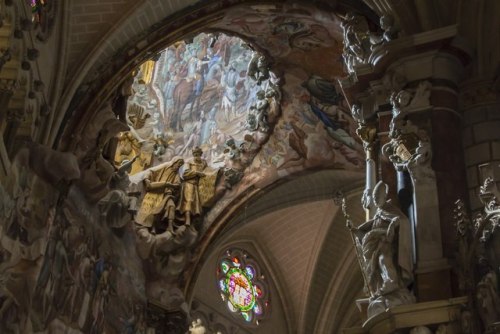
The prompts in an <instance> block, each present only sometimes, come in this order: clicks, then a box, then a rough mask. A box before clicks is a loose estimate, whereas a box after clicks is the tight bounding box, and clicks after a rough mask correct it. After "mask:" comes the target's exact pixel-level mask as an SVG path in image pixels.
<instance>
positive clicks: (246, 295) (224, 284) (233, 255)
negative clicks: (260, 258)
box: [217, 249, 269, 325]
mask: <svg viewBox="0 0 500 334" xmlns="http://www.w3.org/2000/svg"><path fill="white" fill-rule="evenodd" d="M217 279H218V285H219V291H220V293H221V297H222V300H223V301H224V302H225V303H226V305H227V307H228V309H229V311H231V313H233V314H235V315H237V316H238V317H241V318H242V319H243V320H244V321H245V322H246V323H247V324H254V325H258V324H259V320H261V319H262V318H263V317H264V316H265V315H266V311H267V310H268V308H269V292H268V288H267V285H266V282H265V277H264V275H263V274H262V272H261V270H260V268H259V266H258V264H257V262H256V261H255V260H253V259H252V258H251V257H250V256H249V255H248V254H247V253H246V252H244V251H243V250H241V249H230V250H227V251H226V252H225V253H224V254H223V255H222V256H221V258H220V259H219V262H218V268H217Z"/></svg>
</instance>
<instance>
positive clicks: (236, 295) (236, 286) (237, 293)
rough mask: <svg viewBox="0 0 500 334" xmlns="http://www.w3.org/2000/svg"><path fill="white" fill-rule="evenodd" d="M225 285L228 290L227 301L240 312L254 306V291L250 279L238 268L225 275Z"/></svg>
mask: <svg viewBox="0 0 500 334" xmlns="http://www.w3.org/2000/svg"><path fill="white" fill-rule="evenodd" d="M226 285H227V287H228V288H229V291H228V292H229V301H230V302H231V303H232V304H233V305H234V306H235V307H237V308H239V309H240V310H242V311H248V310H251V309H252V308H253V307H254V305H255V291H254V288H253V285H252V282H251V281H250V279H249V278H248V277H247V276H246V275H245V273H244V272H243V271H242V270H241V269H239V268H232V269H231V270H229V271H228V273H227V278H226Z"/></svg>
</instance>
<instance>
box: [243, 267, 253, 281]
mask: <svg viewBox="0 0 500 334" xmlns="http://www.w3.org/2000/svg"><path fill="white" fill-rule="evenodd" d="M245 273H246V274H247V276H248V278H250V279H253V277H254V276H255V270H254V269H253V268H252V267H251V266H247V267H246V268H245Z"/></svg>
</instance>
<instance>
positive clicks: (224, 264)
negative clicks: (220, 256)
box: [221, 261, 229, 274]
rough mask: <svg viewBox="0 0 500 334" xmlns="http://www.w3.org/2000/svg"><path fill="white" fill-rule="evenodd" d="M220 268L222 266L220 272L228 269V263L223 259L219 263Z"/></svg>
mask: <svg viewBox="0 0 500 334" xmlns="http://www.w3.org/2000/svg"><path fill="white" fill-rule="evenodd" d="M221 268H222V272H223V273H224V274H225V273H227V272H228V270H229V263H227V262H226V261H223V262H222V263H221Z"/></svg>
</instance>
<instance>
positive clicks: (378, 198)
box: [373, 181, 389, 208]
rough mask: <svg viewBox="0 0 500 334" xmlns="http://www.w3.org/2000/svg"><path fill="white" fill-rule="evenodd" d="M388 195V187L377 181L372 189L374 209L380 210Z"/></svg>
mask: <svg viewBox="0 0 500 334" xmlns="http://www.w3.org/2000/svg"><path fill="white" fill-rule="evenodd" d="M388 193H389V186H388V185H387V184H385V183H384V182H382V181H379V182H378V183H377V185H376V186H375V188H374V189H373V204H374V205H375V207H377V208H381V207H382V206H383V205H384V204H385V202H386V200H387V194H388Z"/></svg>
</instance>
